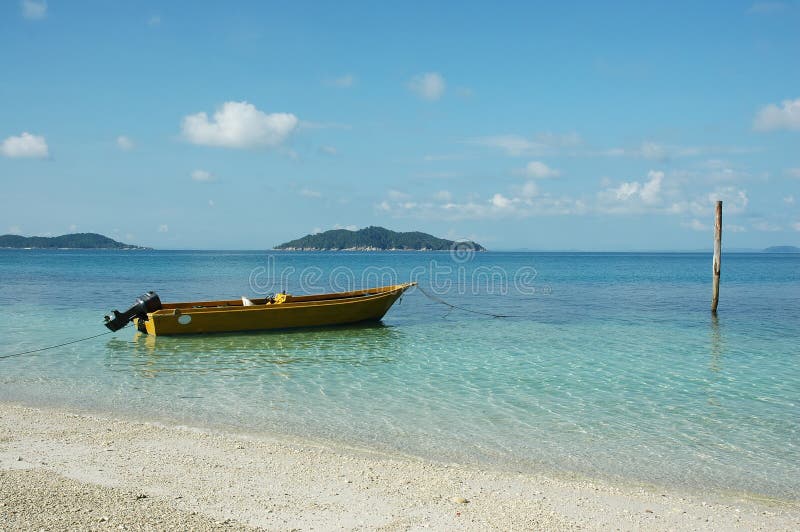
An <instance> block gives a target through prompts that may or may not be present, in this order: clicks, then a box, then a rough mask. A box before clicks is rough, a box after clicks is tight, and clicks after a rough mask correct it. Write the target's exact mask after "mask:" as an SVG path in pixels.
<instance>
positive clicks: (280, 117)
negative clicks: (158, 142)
mask: <svg viewBox="0 0 800 532" xmlns="http://www.w3.org/2000/svg"><path fill="white" fill-rule="evenodd" d="M297 125H298V119H297V117H296V116H295V115H293V114H291V113H273V114H267V113H264V112H262V111H259V110H258V109H256V107H255V106H254V105H253V104H250V103H247V102H225V103H224V104H222V107H220V108H219V109H217V111H216V112H215V113H214V116H213V119H212V120H211V121H209V119H208V115H206V113H204V112H201V113H197V114H193V115H188V116H186V117H184V119H183V124H182V129H183V136H184V138H186V139H187V140H188V141H189V142H191V143H193V144H201V145H205V146H223V147H226V148H256V147H274V146H278V145H280V144H281V143H283V141H284V140H286V138H287V137H288V136H289V135H290V134H291V133H292V132H293V131H294V130H295V129H296V128H297Z"/></svg>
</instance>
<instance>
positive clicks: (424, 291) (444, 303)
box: [416, 285, 522, 318]
mask: <svg viewBox="0 0 800 532" xmlns="http://www.w3.org/2000/svg"><path fill="white" fill-rule="evenodd" d="M416 288H417V290H419V291H420V292H422V293H423V294H424V295H425V297H427V298H428V299H430V300H431V301H435V302H436V303H441V304H442V305H445V306H447V307H450V308H451V309H455V310H461V311H464V312H470V313H472V314H480V315H482V316H490V317H492V318H521V317H522V316H513V315H511V314H495V313H493V312H481V311H480V310H474V309H471V308H466V307H459V306H458V305H454V304H452V303H448V302H447V301H445V300H444V299H442V298H441V297H439V296H435V295H433V294H430V293H428V292H427V291H426V290H425V289H424V288H422V287H421V286H420V285H416Z"/></svg>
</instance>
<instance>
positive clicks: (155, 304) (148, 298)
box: [105, 292, 161, 331]
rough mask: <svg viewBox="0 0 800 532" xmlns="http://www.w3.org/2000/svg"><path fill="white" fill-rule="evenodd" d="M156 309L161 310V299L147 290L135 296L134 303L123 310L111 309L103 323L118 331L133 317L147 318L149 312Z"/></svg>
mask: <svg viewBox="0 0 800 532" xmlns="http://www.w3.org/2000/svg"><path fill="white" fill-rule="evenodd" d="M157 310H161V299H159V297H158V294H156V293H155V292H147V293H146V294H143V295H141V296H139V297H138V298H136V303H134V305H133V306H132V307H131V308H129V309H128V310H126V311H125V312H119V311H118V310H116V309H115V310H112V311H111V314H109V315H107V316H106V317H105V325H106V327H108V328H109V329H111V330H112V331H118V330H120V329H122V328H123V327H125V326H126V325H127V324H128V323H130V322H131V321H132V320H133V318H139V319H147V314H148V313H149V312H155V311H157Z"/></svg>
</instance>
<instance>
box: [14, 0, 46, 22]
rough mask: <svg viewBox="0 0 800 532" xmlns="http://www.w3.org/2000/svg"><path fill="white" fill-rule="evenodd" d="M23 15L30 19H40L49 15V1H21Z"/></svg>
mask: <svg viewBox="0 0 800 532" xmlns="http://www.w3.org/2000/svg"><path fill="white" fill-rule="evenodd" d="M20 7H21V8H22V16H23V17H25V18H27V19H30V20H38V19H42V18H44V17H46V16H47V2H46V1H45V0H22V2H20Z"/></svg>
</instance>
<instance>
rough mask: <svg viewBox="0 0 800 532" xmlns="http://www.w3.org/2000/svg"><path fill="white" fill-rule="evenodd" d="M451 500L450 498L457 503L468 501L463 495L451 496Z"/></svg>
mask: <svg viewBox="0 0 800 532" xmlns="http://www.w3.org/2000/svg"><path fill="white" fill-rule="evenodd" d="M451 500H452V501H453V502H455V503H458V504H467V503H468V502H469V501H468V500H467V499H465V498H464V497H453V498H452V499H451Z"/></svg>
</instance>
